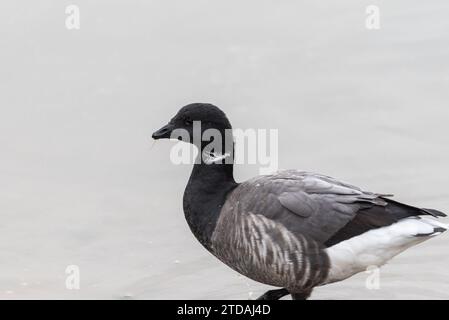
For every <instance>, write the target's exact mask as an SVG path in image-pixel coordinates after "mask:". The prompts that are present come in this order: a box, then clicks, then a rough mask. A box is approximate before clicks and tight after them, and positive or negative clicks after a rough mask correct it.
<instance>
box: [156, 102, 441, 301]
mask: <svg viewBox="0 0 449 320" xmlns="http://www.w3.org/2000/svg"><path fill="white" fill-rule="evenodd" d="M194 121H200V124H201V133H203V132H204V131H205V130H207V129H210V128H213V129H216V130H218V131H219V132H220V133H221V134H223V136H226V135H228V134H229V133H228V132H229V131H231V130H230V129H231V124H230V123H229V120H228V119H227V117H226V115H225V114H224V112H223V111H221V110H220V109H219V108H217V107H216V106H214V105H211V104H206V103H194V104H189V105H187V106H184V107H183V108H181V109H180V110H179V112H178V113H177V114H176V115H175V116H174V117H173V118H172V119H171V120H170V122H169V123H168V124H167V125H166V126H164V127H162V128H161V129H160V130H158V131H156V132H155V133H153V136H152V137H153V139H164V138H170V137H171V134H172V132H173V131H174V130H175V129H184V130H186V131H187V132H188V133H189V135H190V137H192V136H193V135H194V130H193V123H194ZM231 134H232V133H231ZM231 141H232V140H231ZM188 142H190V143H193V144H195V145H196V147H198V148H199V150H200V151H201V152H199V153H198V157H199V159H197V161H196V162H195V164H194V166H193V170H192V173H191V176H190V179H189V182H188V184H187V187H186V189H185V192H184V199H183V206H184V214H185V217H186V220H187V222H188V224H189V227H190V229H191V231H192V232H193V234H194V235H195V237H196V238H197V239H198V240H199V241H200V242H201V244H202V245H203V246H204V247H205V248H206V249H207V250H208V251H209V252H211V253H212V254H213V255H214V256H216V257H217V258H218V259H220V260H221V261H222V262H224V263H225V264H227V265H228V266H229V267H231V268H232V269H234V270H236V271H238V272H239V273H241V274H243V275H245V276H247V277H249V278H251V279H253V280H256V281H259V282H261V283H264V284H267V285H272V286H276V287H280V288H282V289H277V290H269V291H267V292H266V293H265V294H263V295H262V296H261V297H259V299H262V300H267V299H279V298H281V297H283V296H285V295H288V294H291V296H292V298H293V299H307V298H308V297H309V296H310V294H311V292H312V289H313V288H314V287H316V286H320V285H324V284H328V283H332V282H336V281H340V280H343V279H346V278H348V277H351V276H352V275H354V274H356V273H358V272H361V271H365V270H366V268H367V267H370V266H381V265H383V264H385V263H386V262H387V261H388V260H390V259H391V258H392V257H394V256H395V255H397V254H399V253H400V252H402V251H403V250H405V249H407V248H409V247H411V246H413V245H416V244H418V243H420V242H423V241H425V240H427V239H430V238H432V237H433V236H435V235H438V234H440V233H442V232H444V231H446V230H447V229H448V226H446V225H445V224H442V223H440V222H437V221H436V220H434V219H429V218H427V217H426V216H433V217H438V216H446V215H445V214H444V213H442V212H439V211H437V210H433V209H421V208H416V207H412V206H409V205H406V204H403V203H399V202H397V201H394V200H391V199H390V198H389V197H390V195H385V194H377V193H372V192H367V191H363V190H362V189H360V188H358V187H355V186H352V185H350V184H347V183H344V182H341V181H338V180H336V179H333V178H331V177H328V176H325V175H322V174H316V173H311V172H303V171H296V170H285V171H279V172H277V173H275V174H270V175H262V176H257V177H255V178H253V179H250V180H248V181H245V182H242V183H236V182H235V180H234V177H233V163H232V161H231V162H230V161H225V160H226V156H223V155H227V154H231V153H232V152H233V148H234V146H233V143H231V146H229V144H228V145H225V144H224V145H223V149H222V150H224V152H222V154H221V156H220V155H215V158H212V161H210V158H207V157H205V159H209V161H204V160H203V157H202V154H203V152H206V151H205V146H206V145H205V143H206V142H204V141H200V142H198V141H196V142H195V140H194V139H190V140H189V141H188ZM208 143H209V142H208ZM209 155H210V152H209ZM212 155H213V153H212ZM214 159H215V160H214Z"/></svg>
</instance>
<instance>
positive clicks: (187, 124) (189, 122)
mask: <svg viewBox="0 0 449 320" xmlns="http://www.w3.org/2000/svg"><path fill="white" fill-rule="evenodd" d="M192 123H193V121H192V120H189V119H185V120H184V124H185V125H186V126H190V125H192Z"/></svg>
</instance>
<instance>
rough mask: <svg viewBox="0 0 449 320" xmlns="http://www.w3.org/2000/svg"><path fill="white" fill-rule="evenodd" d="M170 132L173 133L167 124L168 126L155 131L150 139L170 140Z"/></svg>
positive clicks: (171, 127) (170, 126) (171, 126)
mask: <svg viewBox="0 0 449 320" xmlns="http://www.w3.org/2000/svg"><path fill="white" fill-rule="evenodd" d="M172 131H173V125H172V124H170V123H169V124H167V125H165V126H163V127H162V128H160V129H159V130H157V131H155V132H154V133H153V135H152V136H151V137H152V138H153V139H154V140H158V139H168V138H170V135H171V133H172Z"/></svg>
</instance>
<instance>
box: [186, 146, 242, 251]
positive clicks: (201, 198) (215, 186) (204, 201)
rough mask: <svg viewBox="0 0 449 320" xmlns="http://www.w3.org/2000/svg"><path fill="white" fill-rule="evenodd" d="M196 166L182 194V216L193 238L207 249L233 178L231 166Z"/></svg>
mask: <svg viewBox="0 0 449 320" xmlns="http://www.w3.org/2000/svg"><path fill="white" fill-rule="evenodd" d="M198 156H199V157H201V156H202V154H201V153H200V154H199V155H198ZM197 162H198V163H196V164H195V165H194V166H193V170H192V173H191V175H190V179H189V182H188V184H187V187H186V190H185V192H184V214H185V217H186V220H187V222H188V224H189V226H190V229H191V230H192V232H193V234H194V235H195V236H196V237H197V239H198V240H199V241H200V242H201V244H203V245H204V246H205V247H206V248H208V249H210V238H211V236H212V232H213V231H214V229H215V225H216V223H217V220H218V217H219V215H220V211H221V208H222V206H223V203H224V202H225V200H226V196H227V194H228V193H229V192H230V191H231V190H233V189H234V188H235V187H236V186H237V185H238V184H237V183H236V182H235V180H234V177H233V163H229V164H225V163H223V162H224V161H219V162H218V163H214V162H212V163H209V164H208V163H204V162H203V161H197Z"/></svg>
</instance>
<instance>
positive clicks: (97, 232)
mask: <svg viewBox="0 0 449 320" xmlns="http://www.w3.org/2000/svg"><path fill="white" fill-rule="evenodd" d="M76 2H77V5H78V6H79V8H80V13H81V29H80V30H78V31H68V30H67V29H66V28H65V25H64V20H65V17H66V15H65V4H64V3H61V4H56V2H55V1H49V0H45V1H39V3H37V2H36V1H31V0H30V1H20V2H19V1H16V2H12V1H9V2H5V1H4V2H2V3H1V4H0V33H1V36H0V42H1V47H2V50H1V51H0V61H1V62H0V66H1V70H2V72H0V86H1V94H0V105H1V109H0V110H1V111H0V148H1V150H2V154H1V157H0V176H1V182H0V214H1V217H2V223H1V224H0V270H1V272H0V298H74V299H78V298H89V299H90V298H113V299H120V298H136V299H148V298H149V299H165V298H168V299H172V298H173V299H174V298H193V299H196V298H205V299H214V298H224V299H231V298H234V299H237V298H243V299H247V298H251V297H256V296H257V295H258V294H260V293H262V292H263V291H264V290H265V289H266V288H267V287H266V286H263V285H260V284H257V283H254V282H252V281H250V280H247V279H245V278H242V277H240V276H239V275H238V274H236V273H235V272H234V271H232V270H230V269H229V268H227V267H226V266H224V265H222V264H221V263H220V262H218V261H217V260H215V258H213V257H212V256H211V255H210V254H208V253H207V252H205V251H204V250H203V248H202V247H201V246H200V245H199V244H198V243H197V242H196V240H195V239H194V238H193V236H192V235H191V234H190V231H189V230H188V227H187V224H186V223H185V221H184V217H183V213H182V203H181V200H182V193H183V190H184V187H185V184H186V182H187V179H188V176H189V173H190V170H191V167H190V166H188V165H182V166H175V165H173V164H172V163H170V161H169V151H170V148H171V147H172V146H173V143H172V142H169V141H160V142H158V143H156V144H155V145H153V143H152V141H150V139H149V136H150V135H151V133H152V132H153V131H154V130H155V129H157V128H159V127H160V126H162V125H163V124H165V123H166V122H167V121H168V120H169V118H170V117H171V116H173V114H174V113H175V112H176V111H177V109H178V108H179V107H180V106H182V105H184V104H187V103H189V102H194V101H205V102H212V103H215V104H216V105H218V106H221V107H222V108H223V109H224V110H225V112H226V113H227V114H228V116H229V117H230V119H231V121H232V123H233V125H234V127H236V128H267V129H268V128H275V129H279V162H280V167H281V168H298V169H305V170H311V171H317V172H322V173H325V174H328V175H332V176H334V177H337V178H340V179H343V180H345V181H348V182H351V183H353V184H357V185H359V186H361V187H363V188H365V189H368V190H371V191H376V192H385V193H394V194H395V195H396V199H398V200H401V201H404V202H408V203H411V204H414V205H419V206H423V207H432V208H436V209H440V210H442V211H446V212H449V189H448V187H447V185H448V181H449V173H448V163H449V150H448V145H449V129H448V126H447V122H448V119H449V108H448V101H449V90H448V87H449V60H448V55H449V41H448V40H449V31H448V30H449V20H448V19H447V12H448V11H447V10H448V9H449V3H448V2H447V1H444V0H439V1H432V3H423V2H422V1H405V0H398V1H395V2H394V3H391V2H387V1H375V3H372V2H371V1H360V0H357V1H356V0H343V1H338V3H336V2H335V1H330V0H329V1H320V4H317V3H315V2H316V1H301V3H299V2H298V1H283V3H279V2H275V1H255V0H253V1H246V2H245V3H242V2H241V1H236V0H234V1H214V2H213V3H211V2H210V1H206V0H202V1H198V0H193V1H189V3H188V4H187V3H186V2H185V1H180V0H177V1H170V2H168V1H162V0H159V1H151V2H148V1H137V0H134V1H127V2H126V5H125V4H124V2H118V1H106V0H103V1H96V2H95V4H93V3H92V1H87V0H79V1H76ZM370 4H377V5H378V6H379V7H380V14H381V28H380V30H374V31H373V30H367V29H366V28H365V17H366V15H365V8H366V6H367V5H370ZM256 174H258V167H257V166H256V165H247V166H244V165H242V166H238V167H237V168H236V177H237V180H239V181H242V180H245V179H247V178H249V177H252V176H254V175H256ZM448 245H449V235H448V234H445V235H442V236H440V237H438V238H436V239H432V240H430V241H428V242H426V243H424V244H421V245H419V246H417V247H415V248H412V249H410V250H408V251H407V252H406V253H403V254H402V255H400V256H398V257H396V258H395V259H394V260H393V261H392V262H391V263H390V264H389V265H387V266H385V267H384V268H383V269H382V271H381V273H380V289H378V290H368V289H366V288H365V281H366V279H367V276H368V274H360V275H358V276H356V277H354V278H351V279H349V280H347V281H345V282H342V283H339V284H334V285H330V286H326V287H323V288H319V289H317V290H315V292H314V294H313V295H312V298H314V299H346V298H348V299H354V298H364V299H398V298H400V299H430V298H436V299H443V298H446V299H447V298H449V281H448V279H449V269H448V265H449V255H448V253H447V252H448V250H447V248H448ZM68 265H77V266H79V268H80V272H81V288H80V290H67V289H66V286H65V280H66V274H65V269H66V267H67V266H68Z"/></svg>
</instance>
